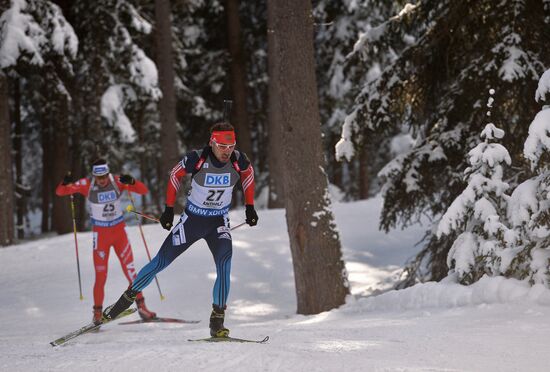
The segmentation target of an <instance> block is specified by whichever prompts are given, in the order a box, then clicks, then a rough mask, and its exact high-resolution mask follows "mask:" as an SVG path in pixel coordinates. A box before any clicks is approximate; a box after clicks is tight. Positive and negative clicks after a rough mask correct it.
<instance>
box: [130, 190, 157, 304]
mask: <svg viewBox="0 0 550 372" xmlns="http://www.w3.org/2000/svg"><path fill="white" fill-rule="evenodd" d="M126 191H128V196H129V197H130V202H131V203H132V205H131V207H132V208H130V209H129V208H126V210H127V211H129V212H134V213H135V216H136V220H137V222H138V226H139V232H140V234H141V239H142V240H143V245H144V246H145V251H146V252H147V257H148V258H149V262H151V254H150V253H149V248H148V247H147V242H146V241H145V235H144V234H143V228H142V227H141V221H140V220H139V217H138V215H140V216H143V217H145V218H149V219H151V220H153V221H157V222H159V220H158V219H156V218H154V217H151V216H147V215H146V214H143V213H139V212H136V211H135V209H136V208H135V206H134V197H133V196H132V192H131V191H130V190H126ZM128 207H130V205H129V206H128ZM155 282H156V283H157V288H158V290H159V295H160V300H161V301H163V300H164V298H165V297H164V295H163V294H162V291H161V290H160V284H159V280H158V278H157V276H156V275H155Z"/></svg>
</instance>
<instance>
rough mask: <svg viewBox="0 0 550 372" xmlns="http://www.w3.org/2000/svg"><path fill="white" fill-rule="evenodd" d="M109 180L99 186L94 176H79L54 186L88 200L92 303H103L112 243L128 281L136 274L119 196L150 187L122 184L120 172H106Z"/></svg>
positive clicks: (59, 191) (139, 183) (142, 191)
mask: <svg viewBox="0 0 550 372" xmlns="http://www.w3.org/2000/svg"><path fill="white" fill-rule="evenodd" d="M109 181H110V182H109V184H107V186H105V187H99V185H97V184H95V182H94V180H93V179H92V180H90V179H88V178H81V179H80V180H78V181H77V182H75V183H72V184H68V185H63V184H59V185H58V186H57V188H56V190H55V193H56V194H57V195H58V196H64V195H70V194H75V193H79V194H82V195H84V196H85V197H86V199H87V201H88V209H89V212H90V217H91V219H92V226H93V227H92V231H93V258H94V269H95V283H94V305H95V306H102V305H103V299H104V297H105V292H104V287H105V282H106V281H107V271H108V270H107V269H108V263H109V251H110V248H111V246H112V247H113V248H114V250H115V253H116V255H117V257H118V259H119V260H120V264H121V266H122V272H123V273H124V275H125V276H126V279H128V282H129V283H132V281H133V280H134V278H135V277H136V271H135V267H134V256H133V253H132V247H131V246H130V242H129V241H128V236H127V235H126V230H125V229H124V227H125V226H126V224H125V223H124V218H123V212H122V207H121V203H120V198H121V196H122V192H123V191H124V190H125V189H127V190H128V191H129V192H135V193H137V194H140V195H143V194H147V192H148V191H149V190H148V189H147V186H145V185H144V184H143V183H141V182H139V181H137V180H136V181H135V184H133V185H125V184H123V183H121V182H120V180H119V176H113V175H112V174H109ZM141 298H143V295H142V294H141V293H139V294H138V296H137V299H138V300H139V299H141Z"/></svg>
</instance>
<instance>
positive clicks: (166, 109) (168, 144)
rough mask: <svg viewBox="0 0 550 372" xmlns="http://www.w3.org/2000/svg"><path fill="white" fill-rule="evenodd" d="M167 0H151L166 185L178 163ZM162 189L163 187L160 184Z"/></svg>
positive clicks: (163, 180) (168, 3) (170, 27)
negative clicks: (153, 12)
mask: <svg viewBox="0 0 550 372" xmlns="http://www.w3.org/2000/svg"><path fill="white" fill-rule="evenodd" d="M170 14H171V13H170V1H169V0H155V44H156V45H155V49H156V59H157V61H156V62H157V67H158V71H159V86H160V90H161V91H162V98H161V99H160V101H159V111H160V124H161V131H160V148H161V165H160V167H161V168H160V172H161V177H160V180H159V182H160V183H161V185H166V182H167V180H168V175H169V173H170V171H171V170H172V168H173V167H174V165H176V163H177V162H178V160H180V159H179V153H178V131H177V128H176V96H175V91H174V57H173V53H172V22H171V18H170ZM161 189H162V190H163V189H164V186H161Z"/></svg>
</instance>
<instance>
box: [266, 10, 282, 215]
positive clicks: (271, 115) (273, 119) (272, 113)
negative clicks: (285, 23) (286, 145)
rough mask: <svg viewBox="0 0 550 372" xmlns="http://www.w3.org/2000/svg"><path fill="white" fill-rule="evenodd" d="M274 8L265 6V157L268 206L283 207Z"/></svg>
mask: <svg viewBox="0 0 550 372" xmlns="http://www.w3.org/2000/svg"><path fill="white" fill-rule="evenodd" d="M274 14H275V12H274V10H273V6H271V5H270V6H268V8H267V50H268V54H267V69H268V75H269V85H268V108H267V111H268V117H267V120H268V133H269V139H268V152H269V154H271V156H268V157H267V161H268V166H269V198H268V201H267V207H268V208H284V206H285V194H284V184H283V162H282V161H281V160H282V159H281V157H280V156H278V154H280V153H281V149H282V145H283V140H282V135H283V133H282V130H281V128H282V124H281V108H280V106H279V105H280V102H279V97H278V95H277V94H278V92H279V91H280V88H278V87H277V86H276V84H277V83H278V82H279V81H280V80H281V78H280V77H279V76H277V74H278V73H279V68H278V66H277V62H278V58H276V57H275V52H276V50H277V38H276V37H275V36H276V34H275V31H274V29H273V28H274V23H275V19H274Z"/></svg>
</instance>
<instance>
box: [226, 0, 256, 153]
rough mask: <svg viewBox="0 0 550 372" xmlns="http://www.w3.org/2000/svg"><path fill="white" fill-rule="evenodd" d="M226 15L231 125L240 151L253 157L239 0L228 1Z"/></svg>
mask: <svg viewBox="0 0 550 372" xmlns="http://www.w3.org/2000/svg"><path fill="white" fill-rule="evenodd" d="M225 14H226V16H227V39H228V40H227V45H228V47H229V55H230V57H231V61H230V63H229V71H230V77H231V95H232V97H233V102H234V105H233V110H232V112H231V123H232V124H233V126H234V127H235V131H236V132H237V141H238V142H239V150H241V151H243V152H244V153H246V154H247V155H248V156H249V157H252V155H253V154H252V141H251V139H250V126H249V123H248V111H247V110H246V102H247V97H248V89H247V84H246V81H247V79H246V61H245V58H244V53H243V48H242V43H241V23H240V21H239V0H226V2H225Z"/></svg>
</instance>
